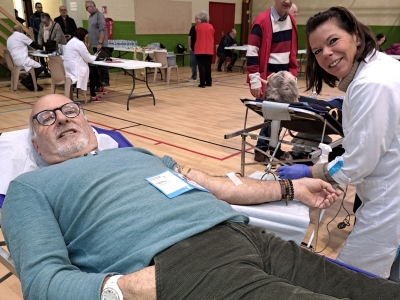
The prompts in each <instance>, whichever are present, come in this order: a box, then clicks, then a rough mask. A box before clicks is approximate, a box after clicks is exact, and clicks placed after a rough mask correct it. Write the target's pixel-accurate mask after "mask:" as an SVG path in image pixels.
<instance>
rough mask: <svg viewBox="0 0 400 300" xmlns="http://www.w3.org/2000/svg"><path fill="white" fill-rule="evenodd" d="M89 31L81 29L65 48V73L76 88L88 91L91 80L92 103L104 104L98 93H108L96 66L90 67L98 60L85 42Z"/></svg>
mask: <svg viewBox="0 0 400 300" xmlns="http://www.w3.org/2000/svg"><path fill="white" fill-rule="evenodd" d="M87 37H88V31H87V30H86V29H84V28H82V27H79V28H78V29H77V30H76V31H75V33H74V37H73V38H72V39H71V40H70V41H69V42H68V44H67V45H66V46H65V51H64V58H63V61H64V67H65V72H66V74H67V76H68V77H69V78H71V80H72V82H73V83H76V87H77V88H79V89H81V90H84V91H86V89H87V83H88V79H90V102H103V99H102V98H101V97H99V96H97V95H96V92H98V93H103V94H106V93H107V92H108V91H107V90H106V89H105V88H104V87H103V86H102V85H101V82H100V79H99V73H98V70H97V68H96V67H95V66H90V67H89V66H88V64H89V63H92V62H94V61H95V60H96V58H97V54H95V55H91V54H90V53H89V51H88V49H87V47H86V43H85V41H86V40H87Z"/></svg>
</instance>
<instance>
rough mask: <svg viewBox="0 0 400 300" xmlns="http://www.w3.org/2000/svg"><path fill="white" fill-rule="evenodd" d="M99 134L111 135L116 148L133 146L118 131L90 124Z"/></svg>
mask: <svg viewBox="0 0 400 300" xmlns="http://www.w3.org/2000/svg"><path fill="white" fill-rule="evenodd" d="M92 127H93V128H95V129H96V131H97V133H99V134H107V135H109V136H110V137H112V138H113V139H114V140H115V141H116V142H117V143H118V148H126V147H133V145H132V144H131V143H130V142H129V141H128V140H127V139H126V138H125V137H124V136H123V135H122V134H121V133H120V132H118V131H112V130H107V129H103V128H100V127H97V126H92Z"/></svg>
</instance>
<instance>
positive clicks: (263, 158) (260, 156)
mask: <svg viewBox="0 0 400 300" xmlns="http://www.w3.org/2000/svg"><path fill="white" fill-rule="evenodd" d="M268 160H269V159H268V156H266V155H264V154H263V153H261V152H258V151H256V152H255V154H254V161H257V162H266V161H268Z"/></svg>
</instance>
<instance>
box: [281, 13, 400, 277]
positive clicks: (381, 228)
mask: <svg viewBox="0 0 400 300" xmlns="http://www.w3.org/2000/svg"><path fill="white" fill-rule="evenodd" d="M306 36H307V70H306V75H307V77H306V81H307V89H308V90H311V89H315V90H316V91H317V93H319V92H320V91H321V89H322V84H323V83H324V82H325V83H326V84H328V85H329V86H331V87H334V86H336V84H337V83H338V82H339V84H338V88H339V89H340V90H342V91H344V92H346V94H345V96H344V101H343V111H342V112H343V115H342V120H343V123H342V124H343V133H344V140H343V148H344V149H345V153H344V154H343V155H342V156H339V157H337V158H336V159H335V160H333V161H332V162H329V163H326V164H316V165H314V166H312V167H311V168H310V167H308V166H304V165H293V166H290V167H280V168H279V169H281V171H280V172H281V173H284V174H285V175H284V176H285V177H286V178H292V179H293V178H298V177H299V176H300V175H303V177H304V176H308V177H317V178H321V179H323V180H325V181H328V182H331V183H339V184H342V185H348V184H354V185H355V186H356V189H357V194H358V195H359V197H360V199H361V201H362V204H361V206H360V207H359V209H358V210H357V211H356V220H357V222H356V224H355V226H354V228H353V230H352V232H351V233H350V235H349V237H348V239H347V241H346V243H345V244H344V246H343V248H342V250H341V252H340V253H339V256H338V257H337V259H338V260H339V261H342V262H345V263H348V264H350V265H353V266H355V267H358V268H361V269H364V270H367V271H369V272H371V273H374V274H376V275H379V276H381V277H384V278H388V277H390V279H393V280H395V281H399V279H400V278H399V274H398V271H397V274H396V272H395V270H396V269H397V270H398V267H399V257H398V256H399V250H400V247H399V245H400V226H399V220H400V176H399V172H400V94H399V91H400V62H398V61H396V60H394V59H393V58H391V57H389V56H388V55H385V54H383V53H381V52H379V51H377V49H378V44H377V41H376V38H375V34H373V32H372V31H371V29H370V28H368V27H367V26H365V25H363V24H362V23H360V22H359V21H357V19H356V18H355V17H354V15H353V14H352V13H351V12H350V11H349V10H347V9H346V8H344V7H332V8H330V9H329V10H327V11H325V12H321V13H319V14H316V15H315V16H313V17H311V18H310V19H309V20H308V22H307V25H306ZM279 169H278V171H279ZM391 271H392V272H391Z"/></svg>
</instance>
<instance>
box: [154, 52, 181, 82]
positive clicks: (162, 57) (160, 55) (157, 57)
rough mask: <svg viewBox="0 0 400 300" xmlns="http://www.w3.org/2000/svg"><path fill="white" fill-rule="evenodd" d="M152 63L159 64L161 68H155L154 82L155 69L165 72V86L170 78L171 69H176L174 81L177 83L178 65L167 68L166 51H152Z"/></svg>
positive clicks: (155, 75) (155, 74)
mask: <svg viewBox="0 0 400 300" xmlns="http://www.w3.org/2000/svg"><path fill="white" fill-rule="evenodd" d="M154 61H155V62H158V63H160V64H161V67H157V68H155V72H154V81H153V82H156V79H157V72H156V71H157V69H160V70H161V69H163V70H165V78H166V81H167V85H169V79H170V77H171V69H172V68H176V81H177V83H179V74H178V65H176V64H175V65H173V66H168V59H167V51H164V50H154Z"/></svg>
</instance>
